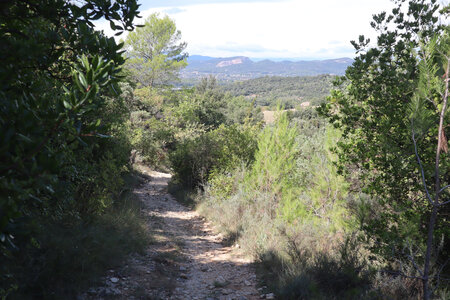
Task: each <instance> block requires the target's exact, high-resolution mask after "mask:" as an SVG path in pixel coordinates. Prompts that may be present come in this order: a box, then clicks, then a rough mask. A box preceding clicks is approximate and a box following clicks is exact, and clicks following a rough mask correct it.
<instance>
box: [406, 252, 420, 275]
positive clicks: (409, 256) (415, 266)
mask: <svg viewBox="0 0 450 300" xmlns="http://www.w3.org/2000/svg"><path fill="white" fill-rule="evenodd" d="M407 257H408V258H409V260H410V261H411V262H412V264H413V266H414V268H415V269H416V270H417V272H419V274H420V276H422V277H423V273H422V271H421V270H420V269H419V267H418V266H417V265H416V261H415V260H414V257H412V256H411V255H407Z"/></svg>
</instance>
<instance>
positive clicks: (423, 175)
mask: <svg viewBox="0 0 450 300" xmlns="http://www.w3.org/2000/svg"><path fill="white" fill-rule="evenodd" d="M411 128H414V127H413V121H412V120H411ZM412 140H413V142H414V152H415V153H416V158H417V162H418V163H419V168H420V173H421V175H422V182H423V186H424V188H425V192H426V193H427V200H428V202H430V204H431V205H434V203H433V200H432V199H431V195H430V192H429V191H428V187H427V183H426V181H425V172H424V171H423V165H422V160H421V159H420V157H419V153H418V152H417V142H416V136H415V133H414V129H412Z"/></svg>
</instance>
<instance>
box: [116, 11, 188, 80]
mask: <svg viewBox="0 0 450 300" xmlns="http://www.w3.org/2000/svg"><path fill="white" fill-rule="evenodd" d="M180 40H181V32H180V31H179V30H177V28H176V26H175V22H174V21H173V20H172V19H170V18H169V17H168V16H165V17H163V18H160V17H159V15H158V14H157V13H154V14H152V15H151V16H150V17H148V18H147V20H146V21H145V24H144V25H143V27H140V28H137V29H136V31H134V32H131V33H130V34H129V35H128V36H127V38H126V40H125V45H126V48H127V51H128V57H129V59H128V66H129V69H130V71H131V73H132V75H133V77H134V79H135V80H136V81H137V82H138V83H139V84H141V85H142V86H150V87H154V86H158V85H164V84H167V83H169V82H170V81H173V80H176V79H177V78H178V72H179V71H180V69H182V68H184V67H186V65H187V62H186V58H187V56H188V55H187V53H186V52H183V51H184V50H185V48H186V46H187V44H186V43H185V42H181V41H180Z"/></svg>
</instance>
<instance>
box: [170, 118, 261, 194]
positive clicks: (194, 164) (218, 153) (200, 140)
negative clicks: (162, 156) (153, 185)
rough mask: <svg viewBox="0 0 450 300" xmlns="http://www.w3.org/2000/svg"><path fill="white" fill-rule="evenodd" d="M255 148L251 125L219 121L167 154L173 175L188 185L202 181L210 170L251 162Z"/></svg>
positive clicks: (231, 167)
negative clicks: (242, 125) (213, 126)
mask: <svg viewBox="0 0 450 300" xmlns="http://www.w3.org/2000/svg"><path fill="white" fill-rule="evenodd" d="M255 150H256V140H255V134H254V130H253V129H252V128H251V127H238V126H237V125H232V126H225V125H221V126H219V127H218V128H217V129H215V130H212V131H209V132H206V133H204V134H202V135H200V136H199V137H197V138H194V139H187V140H185V141H184V142H182V143H180V144H179V145H178V146H177V148H176V149H175V151H173V152H172V153H171V154H170V161H171V166H172V169H173V171H174V173H175V179H176V180H178V181H179V182H181V183H182V184H183V185H185V186H187V187H196V186H202V185H204V184H205V183H206V182H207V180H208V179H209V177H210V175H211V173H212V172H215V173H220V172H225V171H228V170H232V169H233V168H234V167H236V166H238V165H240V164H241V163H242V164H244V165H246V164H249V163H251V162H252V160H253V155H254V152H255Z"/></svg>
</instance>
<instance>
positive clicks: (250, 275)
mask: <svg viewBox="0 0 450 300" xmlns="http://www.w3.org/2000/svg"><path fill="white" fill-rule="evenodd" d="M142 172H143V173H144V174H145V175H146V177H147V180H146V182H145V183H144V184H142V185H141V186H140V187H139V188H138V189H137V190H135V193H136V194H137V195H138V196H139V197H140V199H141V200H142V202H143V204H144V207H143V213H144V214H145V216H146V217H147V224H148V228H149V231H150V233H151V235H152V237H153V239H154V240H153V241H152V242H151V243H150V245H149V247H148V248H147V250H146V251H145V253H144V254H140V255H137V254H135V255H133V256H132V257H130V259H129V261H128V262H127V264H126V265H124V266H122V267H121V268H118V269H116V270H110V271H109V272H108V274H107V275H106V276H105V277H104V278H103V282H104V286H99V287H93V288H91V289H89V291H87V292H86V293H85V294H83V295H82V296H81V297H80V298H81V299H199V300H200V299H207V300H213V299H214V300H215V299H218V300H228V299H230V300H231V299H238V300H245V299H247V300H252V299H261V298H265V299H274V296H273V294H264V293H263V292H262V289H261V288H259V289H257V287H256V283H257V279H256V275H255V272H254V270H253V267H252V264H251V263H252V262H251V260H249V259H248V258H246V257H245V256H244V255H243V254H242V253H241V250H240V249H239V248H238V247H236V246H226V245H225V244H224V243H223V237H222V236H221V235H220V234H218V233H217V232H215V231H214V229H213V226H212V225H211V224H210V223H208V222H207V221H205V220H204V218H202V217H201V216H199V215H198V213H196V212H195V211H192V210H190V209H189V208H187V207H185V206H183V205H182V204H180V203H178V202H177V201H176V200H175V199H174V198H173V197H172V196H171V195H170V194H168V192H167V184H168V182H169V180H170V175H169V174H165V173H158V172H154V171H151V170H148V169H142Z"/></svg>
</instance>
